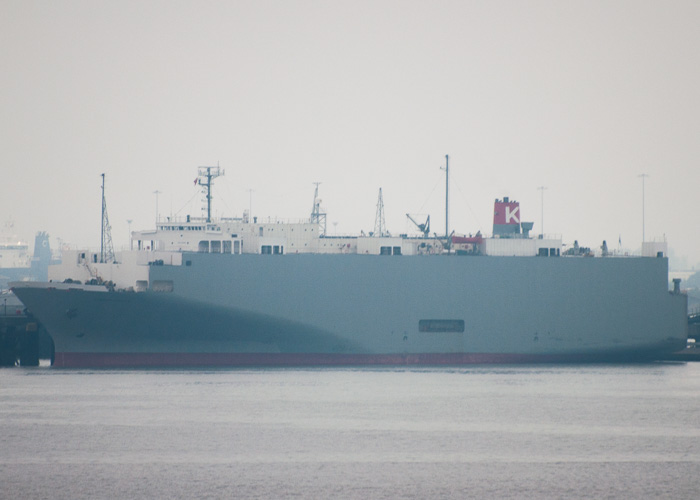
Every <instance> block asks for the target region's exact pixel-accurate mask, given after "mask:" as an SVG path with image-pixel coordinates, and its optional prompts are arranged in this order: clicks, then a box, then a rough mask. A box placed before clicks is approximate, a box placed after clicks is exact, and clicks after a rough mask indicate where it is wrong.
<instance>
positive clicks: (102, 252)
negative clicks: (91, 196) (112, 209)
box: [100, 174, 105, 262]
mask: <svg viewBox="0 0 700 500" xmlns="http://www.w3.org/2000/svg"><path fill="white" fill-rule="evenodd" d="M100 226H101V228H100V262H104V261H105V174H102V216H101V217H100Z"/></svg>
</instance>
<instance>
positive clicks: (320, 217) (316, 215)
mask: <svg viewBox="0 0 700 500" xmlns="http://www.w3.org/2000/svg"><path fill="white" fill-rule="evenodd" d="M314 184H315V185H316V190H315V191H314V206H313V208H312V209H311V223H312V224H314V223H315V224H318V225H320V226H321V236H325V235H326V213H325V212H321V200H320V199H319V197H318V186H319V184H321V183H320V182H314Z"/></svg>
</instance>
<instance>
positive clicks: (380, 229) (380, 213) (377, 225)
mask: <svg viewBox="0 0 700 500" xmlns="http://www.w3.org/2000/svg"><path fill="white" fill-rule="evenodd" d="M385 235H386V220H385V219H384V198H383V197H382V188H379V198H378V199H377V215H375V217H374V236H385Z"/></svg>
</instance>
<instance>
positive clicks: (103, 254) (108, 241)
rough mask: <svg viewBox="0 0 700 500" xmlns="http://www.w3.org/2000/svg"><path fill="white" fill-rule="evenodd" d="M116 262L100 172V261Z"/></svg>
mask: <svg viewBox="0 0 700 500" xmlns="http://www.w3.org/2000/svg"><path fill="white" fill-rule="evenodd" d="M110 262H116V259H115V258H114V245H113V244H112V226H110V225H109V217H108V216H107V199H106V198H105V174H102V232H101V234H100V263H101V264H105V263H110Z"/></svg>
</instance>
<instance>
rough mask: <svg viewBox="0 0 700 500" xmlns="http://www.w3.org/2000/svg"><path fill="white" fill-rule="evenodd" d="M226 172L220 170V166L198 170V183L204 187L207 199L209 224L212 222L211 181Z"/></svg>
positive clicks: (203, 190)
mask: <svg viewBox="0 0 700 500" xmlns="http://www.w3.org/2000/svg"><path fill="white" fill-rule="evenodd" d="M224 173H225V172H224V171H223V170H221V169H220V168H219V164H218V163H217V164H216V167H199V169H198V170H197V182H199V185H200V186H202V193H203V194H204V195H205V196H206V199H207V222H211V200H212V195H211V181H212V180H213V179H215V178H216V177H219V176H220V175H224Z"/></svg>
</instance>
